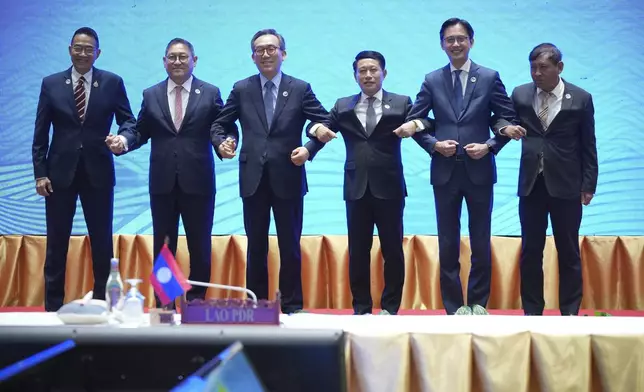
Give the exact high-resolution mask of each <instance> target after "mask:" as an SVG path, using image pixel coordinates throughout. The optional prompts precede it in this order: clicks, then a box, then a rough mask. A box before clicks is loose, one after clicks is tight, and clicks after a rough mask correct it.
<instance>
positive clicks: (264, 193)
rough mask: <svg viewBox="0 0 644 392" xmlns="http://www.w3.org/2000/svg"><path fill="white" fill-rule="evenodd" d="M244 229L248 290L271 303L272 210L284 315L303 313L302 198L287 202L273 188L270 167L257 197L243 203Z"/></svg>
mask: <svg viewBox="0 0 644 392" xmlns="http://www.w3.org/2000/svg"><path fill="white" fill-rule="evenodd" d="M242 202H243V208H244V228H245V230H246V238H247V241H248V246H247V252H246V287H247V288H248V289H249V290H251V291H253V292H254V293H255V295H257V298H258V299H268V232H269V227H270V222H271V216H270V213H271V209H272V210H273V216H274V217H275V229H276V231H277V244H278V246H279V254H280V272H279V291H280V298H281V306H282V312H284V313H293V312H295V311H298V310H301V309H302V307H303V305H304V301H303V297H302V255H301V249H300V238H301V237H302V214H303V202H304V198H303V197H302V196H300V197H296V198H293V199H283V198H280V197H278V196H277V195H275V193H274V192H273V190H272V188H271V183H270V177H269V173H268V169H267V167H266V165H265V166H264V169H263V171H262V178H261V180H260V183H259V186H258V187H257V190H256V191H255V193H254V194H252V195H251V196H248V197H244V198H243V199H242Z"/></svg>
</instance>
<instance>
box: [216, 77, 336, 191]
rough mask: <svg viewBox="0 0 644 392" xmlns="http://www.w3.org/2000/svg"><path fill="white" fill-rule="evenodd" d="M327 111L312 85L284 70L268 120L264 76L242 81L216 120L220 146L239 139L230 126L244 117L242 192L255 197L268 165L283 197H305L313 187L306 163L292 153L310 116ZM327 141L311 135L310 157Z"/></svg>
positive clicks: (322, 116)
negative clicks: (293, 159) (298, 161)
mask: <svg viewBox="0 0 644 392" xmlns="http://www.w3.org/2000/svg"><path fill="white" fill-rule="evenodd" d="M327 114H328V113H327V111H326V110H325V109H324V107H323V106H322V104H321V103H320V102H319V101H318V99H317V98H316V97H315V94H314V93H313V91H312V90H311V86H310V85H309V84H308V83H307V82H305V81H302V80H300V79H296V78H294V77H292V76H289V75H286V74H282V80H281V83H280V86H279V91H278V95H277V102H276V104H275V113H274V115H273V122H272V124H266V115H265V111H264V100H263V96H262V86H261V82H260V77H259V75H253V76H251V77H249V78H247V79H244V80H240V81H238V82H237V83H235V85H234V86H233V89H232V91H231V93H230V96H229V97H228V100H227V101H226V105H225V106H224V108H223V110H222V112H221V114H220V116H219V117H218V118H217V120H216V121H215V122H214V123H213V125H212V132H213V134H214V135H215V136H216V140H215V139H213V141H214V142H215V143H216V144H217V145H219V143H221V142H222V141H223V140H224V139H225V138H226V137H228V136H230V137H233V138H234V139H235V140H239V134H238V132H237V129H236V128H235V129H234V130H233V128H231V127H230V125H231V124H233V123H234V122H235V121H237V120H239V122H240V124H241V129H242V144H241V150H240V151H239V189H240V194H241V197H248V196H252V195H253V194H254V193H255V191H256V190H257V187H258V185H259V182H260V180H261V178H262V173H263V168H264V165H267V169H268V173H269V178H270V184H271V188H272V190H273V192H274V193H275V194H276V195H277V196H278V197H280V198H283V199H290V198H297V197H301V196H304V195H305V194H306V193H307V192H308V185H307V182H306V170H305V169H304V165H302V166H295V165H294V164H293V162H291V152H292V151H293V150H294V149H295V148H297V147H300V146H301V145H302V131H303V128H304V123H305V122H306V120H310V121H312V122H322V121H324V120H325V119H326V116H327ZM321 145H322V143H320V142H319V141H317V139H315V140H313V139H312V140H310V141H309V142H308V143H306V145H305V147H306V148H307V149H308V150H309V152H310V157H309V160H310V159H313V156H314V155H315V153H316V152H317V151H318V150H319V148H320V146H321Z"/></svg>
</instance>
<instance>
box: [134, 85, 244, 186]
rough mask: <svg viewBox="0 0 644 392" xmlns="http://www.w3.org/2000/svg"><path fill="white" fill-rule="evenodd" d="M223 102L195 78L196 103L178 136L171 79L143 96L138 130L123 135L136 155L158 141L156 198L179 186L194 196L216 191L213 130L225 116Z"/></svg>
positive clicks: (153, 172)
mask: <svg viewBox="0 0 644 392" xmlns="http://www.w3.org/2000/svg"><path fill="white" fill-rule="evenodd" d="M222 106H223V101H222V99H221V94H220V92H219V89H218V88H217V87H215V86H213V85H212V84H209V83H206V82H204V81H202V80H199V79H197V78H196V77H193V79H192V86H191V88H190V98H189V99H188V106H187V107H186V113H185V116H184V117H183V122H182V124H181V128H180V129H179V131H178V132H177V131H176V130H175V128H174V124H173V122H172V116H171V114H170V106H169V104H168V80H167V79H166V80H164V81H163V82H161V83H158V84H156V85H154V86H152V87H150V88H148V89H146V90H145V91H144V92H143V102H142V103H141V111H140V112H139V116H138V121H137V123H136V130H135V131H125V132H123V133H122V135H123V136H125V138H126V139H127V141H128V151H132V150H136V149H137V148H139V147H141V146H142V145H144V144H146V143H147V142H148V140H149V139H152V145H151V148H150V184H149V186H150V193H152V194H163V193H169V192H171V191H172V189H173V188H174V186H175V182H176V181H178V182H179V184H178V185H179V186H180V187H181V189H182V190H183V191H184V192H186V193H189V194H201V195H208V194H214V193H215V192H216V183H215V162H214V159H213V155H212V150H213V145H214V144H215V143H214V141H213V140H212V138H211V135H210V126H211V124H212V122H213V121H215V118H217V116H218V115H219V114H220V112H221V108H222ZM231 126H232V127H234V128H235V129H236V126H235V125H234V124H232V125H231Z"/></svg>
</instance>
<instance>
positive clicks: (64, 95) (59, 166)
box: [32, 67, 135, 191]
mask: <svg viewBox="0 0 644 392" xmlns="http://www.w3.org/2000/svg"><path fill="white" fill-rule="evenodd" d="M71 80H72V68H71V67H70V68H69V69H67V70H66V71H63V72H59V73H55V74H53V75H50V76H47V77H45V78H44V79H43V81H42V86H41V88H40V98H39V99H38V112H37V113H36V126H35V129H34V140H33V146H32V157H33V164H34V175H35V178H41V177H48V178H49V179H50V181H51V182H52V186H53V188H54V191H55V189H56V187H63V188H66V187H69V186H70V185H71V183H72V181H73V179H74V173H75V172H76V166H77V163H78V160H79V158H80V157H81V156H82V157H83V160H84V162H85V167H86V170H87V172H88V175H89V180H90V182H91V184H92V186H94V187H97V188H107V187H113V186H114V183H115V178H114V177H115V176H114V158H113V157H112V153H111V152H110V150H109V148H108V147H107V145H106V144H105V138H106V137H107V135H108V134H109V132H110V128H111V127H112V121H113V120H114V117H115V116H116V123H117V124H118V125H119V127H120V129H121V130H125V129H129V128H130V127H132V126H134V123H135V120H134V115H133V114H132V110H131V109H130V101H129V100H128V98H127V93H126V92H125V85H124V84H123V79H121V77H120V76H118V75H115V74H113V73H111V72H107V71H103V70H100V69H98V68H94V69H93V70H92V86H91V89H92V91H91V93H90V97H89V102H88V103H87V107H86V109H85V122H84V123H83V124H81V122H80V119H79V117H78V112H77V111H76V102H75V101H74V86H73V83H71ZM68 81H69V82H68ZM52 125H53V128H54V129H53V133H52V138H51V146H50V145H49V129H50V127H51V126H52Z"/></svg>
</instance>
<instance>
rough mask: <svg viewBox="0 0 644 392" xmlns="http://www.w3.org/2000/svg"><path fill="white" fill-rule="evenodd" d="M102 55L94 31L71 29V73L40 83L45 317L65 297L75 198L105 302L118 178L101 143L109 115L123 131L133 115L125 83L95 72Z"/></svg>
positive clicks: (38, 163)
mask: <svg viewBox="0 0 644 392" xmlns="http://www.w3.org/2000/svg"><path fill="white" fill-rule="evenodd" d="M100 54H101V50H100V49H99V40H98V34H96V31H94V30H93V29H91V28H89V27H83V28H80V29H78V30H76V32H74V35H73V37H72V41H71V44H70V46H69V55H70V56H71V60H72V67H70V68H69V69H67V70H66V71H63V72H59V73H56V74H53V75H50V76H47V77H46V78H44V79H43V81H42V87H41V90H40V97H39V100H38V111H37V113H36V124H35V129H34V140H33V147H32V155H33V164H34V174H35V177H36V191H37V192H38V194H39V195H41V196H45V211H46V220H47V255H46V258H45V268H44V275H45V309H46V310H47V311H57V310H58V309H59V308H60V307H61V306H62V305H63V302H64V299H65V269H66V268H65V267H66V263H67V250H68V247H69V237H70V235H71V230H72V222H73V219H74V214H75V213H76V201H77V200H78V198H79V196H80V201H81V204H82V206H83V214H84V215H85V222H86V223H87V231H88V233H89V238H90V243H91V246H92V266H93V271H94V298H96V299H105V284H106V283H107V278H108V276H109V271H110V258H111V257H112V256H113V246H112V215H113V204H114V183H115V179H114V160H113V157H112V154H111V153H110V150H109V148H107V146H105V143H104V142H103V140H105V136H106V135H108V134H109V132H110V127H111V126H112V122H113V120H114V117H116V122H117V124H118V125H119V126H120V129H121V130H125V129H128V128H129V127H132V126H133V125H134V115H133V114H132V110H131V109H130V102H129V100H128V98H127V93H126V91H125V86H124V84H123V80H122V79H121V78H120V77H119V76H118V75H115V74H113V73H111V72H107V71H103V70H100V69H98V68H94V62H95V61H96V59H98V57H99V56H100ZM52 125H53V133H52V140H51V146H50V145H49V129H50V127H51V126H52Z"/></svg>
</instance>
